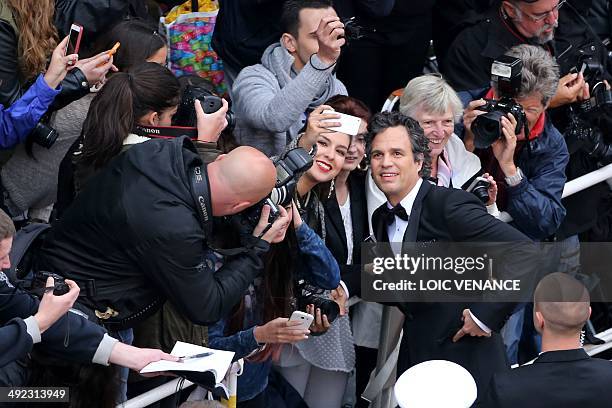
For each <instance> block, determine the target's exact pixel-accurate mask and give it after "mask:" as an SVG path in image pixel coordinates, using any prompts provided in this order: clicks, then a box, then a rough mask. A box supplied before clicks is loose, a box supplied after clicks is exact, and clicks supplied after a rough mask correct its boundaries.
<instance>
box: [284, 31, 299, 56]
mask: <svg viewBox="0 0 612 408" xmlns="http://www.w3.org/2000/svg"><path fill="white" fill-rule="evenodd" d="M281 44H282V45H283V46H284V47H285V48H286V49H287V51H289V53H290V54H293V53H295V52H297V40H296V39H295V37H294V36H293V35H291V34H289V33H283V35H282V36H281Z"/></svg>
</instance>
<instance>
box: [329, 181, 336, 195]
mask: <svg viewBox="0 0 612 408" xmlns="http://www.w3.org/2000/svg"><path fill="white" fill-rule="evenodd" d="M335 182H336V179H335V178H334V179H332V181H331V184H330V185H329V193H327V199H330V198H331V195H332V193H333V192H334V187H335V186H336V184H335Z"/></svg>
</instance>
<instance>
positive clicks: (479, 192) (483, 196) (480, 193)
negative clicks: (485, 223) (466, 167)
mask: <svg viewBox="0 0 612 408" xmlns="http://www.w3.org/2000/svg"><path fill="white" fill-rule="evenodd" d="M488 190H489V183H487V182H486V181H479V182H478V183H477V184H476V185H475V186H474V188H473V189H472V193H473V194H474V195H475V196H476V197H477V198H478V199H479V200H480V201H482V202H483V203H485V204H486V202H487V201H489V191H488Z"/></svg>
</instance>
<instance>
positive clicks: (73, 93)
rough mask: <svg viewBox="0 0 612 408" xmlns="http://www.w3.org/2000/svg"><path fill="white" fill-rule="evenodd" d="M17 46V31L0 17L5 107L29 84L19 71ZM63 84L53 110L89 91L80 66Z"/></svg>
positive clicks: (0, 87)
mask: <svg viewBox="0 0 612 408" xmlns="http://www.w3.org/2000/svg"><path fill="white" fill-rule="evenodd" d="M17 47H18V38H17V33H15V30H14V29H13V27H12V25H11V24H10V23H9V22H8V21H6V20H3V19H0V103H2V105H4V107H5V108H7V107H9V106H10V105H11V104H13V102H15V101H16V100H17V99H19V98H20V97H21V95H23V93H24V92H25V91H26V90H27V88H28V86H29V84H27V83H25V81H24V79H23V78H22V76H21V72H20V71H19V63H18V57H17V52H18V50H17ZM61 86H62V91H61V92H60V94H59V95H58V96H57V97H56V98H55V101H54V103H53V105H52V106H51V110H57V109H61V108H63V107H64V106H66V105H68V104H69V103H71V102H73V101H76V100H77V99H79V98H81V97H83V96H84V95H86V94H87V93H88V92H89V84H88V83H87V78H86V77H85V75H84V74H83V72H81V70H79V69H78V68H75V69H73V70H72V71H70V72H69V73H68V74H67V75H66V78H65V79H64V80H63V81H62V84H61Z"/></svg>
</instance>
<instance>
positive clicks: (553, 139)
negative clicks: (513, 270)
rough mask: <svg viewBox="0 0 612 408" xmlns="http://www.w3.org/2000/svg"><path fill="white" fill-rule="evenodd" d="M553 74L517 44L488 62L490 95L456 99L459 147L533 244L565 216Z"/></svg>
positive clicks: (564, 158)
mask: <svg viewBox="0 0 612 408" xmlns="http://www.w3.org/2000/svg"><path fill="white" fill-rule="evenodd" d="M558 72H559V71H558V67H557V64H556V63H555V62H554V61H553V59H552V57H551V56H550V55H549V54H548V53H547V52H546V51H544V50H543V49H542V48H540V47H535V46H532V45H524V44H523V45H518V46H515V47H513V48H511V49H510V50H509V51H508V52H507V53H506V54H505V56H503V57H502V58H499V59H498V60H496V61H495V62H494V63H493V65H492V67H491V73H492V78H493V79H494V80H493V82H492V84H493V86H492V88H491V89H488V90H487V89H485V90H481V91H475V92H461V93H460V97H461V98H462V99H463V100H464V103H467V102H469V101H471V102H469V103H468V104H467V108H466V110H465V112H464V116H463V125H464V126H465V131H464V143H465V144H466V147H467V148H468V150H474V153H476V154H477V155H478V156H479V157H480V161H481V163H482V166H483V169H484V171H486V172H488V173H489V174H491V175H492V176H493V177H494V178H495V180H496V182H497V186H498V195H497V205H498V207H499V208H500V210H501V211H505V212H507V213H508V214H509V215H510V216H511V217H512V219H513V221H512V224H513V225H514V226H515V227H516V228H517V229H518V230H519V231H521V232H523V233H524V234H525V235H527V236H529V237H530V238H531V239H534V240H545V239H547V238H548V237H550V236H551V235H553V234H554V233H555V232H556V231H557V229H558V228H559V226H560V225H561V222H562V221H563V218H564V217H565V208H564V207H563V205H562V204H561V194H562V193H563V187H564V185H565V180H566V177H565V167H566V166H567V163H568V160H569V154H568V151H567V146H566V144H565V141H564V139H563V136H561V134H560V133H559V131H558V130H557V129H556V128H555V127H554V126H553V124H552V122H551V120H550V118H549V116H548V114H547V112H546V108H547V107H548V105H549V103H550V101H551V98H552V97H553V95H554V94H555V90H556V88H557V82H558V80H559V73H558ZM551 262H554V261H552V260H551ZM522 321H523V310H518V311H517V312H516V313H515V314H514V315H513V316H512V318H511V320H510V321H509V322H508V324H507V325H506V329H505V330H506V331H507V333H505V335H504V340H505V342H506V346H507V347H508V353H509V356H510V362H511V363H516V362H517V361H518V358H519V357H518V343H519V340H520V336H521V335H520V333H521V331H522Z"/></svg>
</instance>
